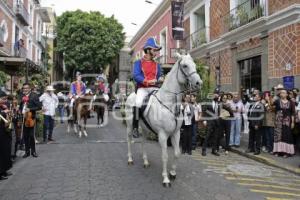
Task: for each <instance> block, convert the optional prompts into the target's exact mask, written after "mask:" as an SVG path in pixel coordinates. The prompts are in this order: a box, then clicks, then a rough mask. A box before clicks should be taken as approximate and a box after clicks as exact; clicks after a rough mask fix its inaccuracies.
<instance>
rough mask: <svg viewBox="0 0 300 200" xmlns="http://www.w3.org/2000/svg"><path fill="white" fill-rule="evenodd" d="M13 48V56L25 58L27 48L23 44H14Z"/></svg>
mask: <svg viewBox="0 0 300 200" xmlns="http://www.w3.org/2000/svg"><path fill="white" fill-rule="evenodd" d="M12 47H13V48H12V49H13V54H12V55H13V56H14V57H18V58H27V53H28V51H27V49H26V48H25V47H24V46H23V45H20V44H17V43H16V44H14V45H13V46H12Z"/></svg>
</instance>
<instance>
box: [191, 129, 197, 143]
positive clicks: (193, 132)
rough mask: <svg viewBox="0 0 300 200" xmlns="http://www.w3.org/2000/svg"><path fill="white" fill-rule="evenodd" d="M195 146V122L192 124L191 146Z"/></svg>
mask: <svg viewBox="0 0 300 200" xmlns="http://www.w3.org/2000/svg"><path fill="white" fill-rule="evenodd" d="M196 146H197V124H196V123H193V124H192V147H196Z"/></svg>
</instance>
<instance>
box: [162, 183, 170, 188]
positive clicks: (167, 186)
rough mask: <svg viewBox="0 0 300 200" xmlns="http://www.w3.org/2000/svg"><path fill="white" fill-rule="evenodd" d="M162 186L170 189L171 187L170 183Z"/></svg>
mask: <svg viewBox="0 0 300 200" xmlns="http://www.w3.org/2000/svg"><path fill="white" fill-rule="evenodd" d="M163 186H164V187H165V188H170V187H171V183H163Z"/></svg>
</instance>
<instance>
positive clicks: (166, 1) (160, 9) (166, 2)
mask: <svg viewBox="0 0 300 200" xmlns="http://www.w3.org/2000/svg"><path fill="white" fill-rule="evenodd" d="M170 6H171V1H170V0H163V1H162V2H161V3H160V4H159V5H158V6H157V8H156V10H154V12H153V13H152V14H151V15H150V17H149V18H148V19H147V21H146V22H145V23H144V24H143V26H142V27H141V28H140V29H139V31H138V32H137V33H136V34H135V36H133V38H132V39H131V41H130V42H129V46H130V47H132V46H134V45H135V44H136V43H137V42H138V41H139V40H140V39H141V37H143V35H144V34H145V33H146V32H147V31H148V30H149V29H150V28H151V27H152V26H153V25H154V24H156V23H157V22H158V20H157V19H158V18H159V17H161V16H162V15H163V14H164V13H165V11H166V10H168V8H169V7H170Z"/></svg>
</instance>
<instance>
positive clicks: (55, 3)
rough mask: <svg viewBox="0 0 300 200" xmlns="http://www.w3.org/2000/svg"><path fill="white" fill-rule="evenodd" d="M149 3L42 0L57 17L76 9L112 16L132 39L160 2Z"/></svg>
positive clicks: (138, 0)
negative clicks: (52, 9)
mask: <svg viewBox="0 0 300 200" xmlns="http://www.w3.org/2000/svg"><path fill="white" fill-rule="evenodd" d="M151 2H153V4H148V3H146V2H145V0H42V6H46V7H52V8H54V10H55V12H56V15H57V16H59V15H61V14H62V13H63V12H64V11H72V10H77V9H81V10H83V11H90V10H92V11H100V12H101V13H102V14H104V15H105V16H107V17H110V16H111V15H114V16H115V18H116V19H118V21H119V22H120V23H121V24H123V26H124V31H125V32H126V36H128V37H133V36H134V35H135V33H136V32H137V31H138V30H139V28H140V27H141V26H142V25H143V24H144V22H145V21H146V20H147V19H148V17H149V16H150V15H151V13H153V12H154V10H155V9H156V8H157V6H158V5H159V4H160V3H161V2H162V0H151ZM132 23H135V24H137V25H133V24H132Z"/></svg>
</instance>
